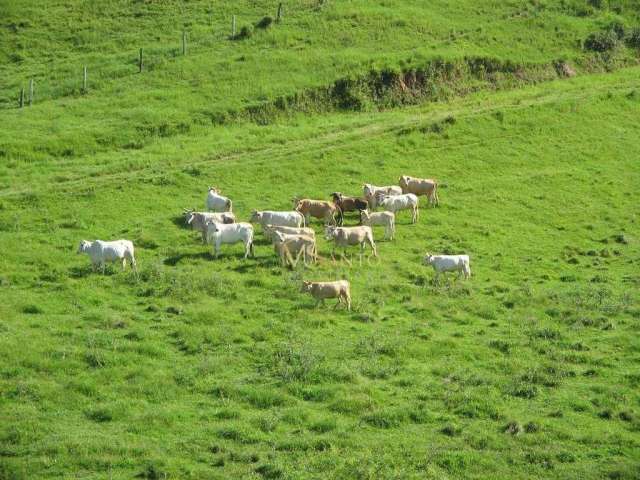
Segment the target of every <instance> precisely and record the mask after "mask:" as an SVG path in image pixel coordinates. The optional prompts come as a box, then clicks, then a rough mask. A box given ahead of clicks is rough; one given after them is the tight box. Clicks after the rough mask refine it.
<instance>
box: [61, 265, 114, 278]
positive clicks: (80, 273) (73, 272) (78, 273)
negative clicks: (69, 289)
mask: <svg viewBox="0 0 640 480" xmlns="http://www.w3.org/2000/svg"><path fill="white" fill-rule="evenodd" d="M117 272H118V270H116V269H115V268H114V266H113V265H107V267H106V268H105V271H104V276H106V277H110V276H111V275H115V274H116V273H117ZM90 275H103V273H102V269H100V268H98V269H97V270H95V271H94V270H93V268H92V267H91V265H85V266H82V267H71V268H70V269H69V277H71V278H86V277H88V276H90Z"/></svg>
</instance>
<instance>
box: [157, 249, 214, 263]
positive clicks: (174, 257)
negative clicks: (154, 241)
mask: <svg viewBox="0 0 640 480" xmlns="http://www.w3.org/2000/svg"><path fill="white" fill-rule="evenodd" d="M198 258H201V259H203V260H214V256H213V254H212V253H211V252H209V251H207V252H198V253H179V254H177V255H172V256H171V257H167V258H165V259H164V260H163V262H162V263H164V264H165V265H168V266H170V267H175V266H176V265H177V264H178V263H180V262H181V261H182V260H183V259H198Z"/></svg>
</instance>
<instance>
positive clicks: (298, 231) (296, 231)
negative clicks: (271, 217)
mask: <svg viewBox="0 0 640 480" xmlns="http://www.w3.org/2000/svg"><path fill="white" fill-rule="evenodd" d="M275 232H282V233H286V234H287V235H306V236H307V237H311V238H316V232H314V231H313V228H309V227H285V226H282V225H270V224H268V225H265V226H264V227H263V228H262V233H263V234H264V237H265V238H266V239H267V240H273V235H274V233H275Z"/></svg>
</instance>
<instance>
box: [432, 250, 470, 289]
mask: <svg viewBox="0 0 640 480" xmlns="http://www.w3.org/2000/svg"><path fill="white" fill-rule="evenodd" d="M423 261H424V263H425V265H431V266H432V267H433V269H434V270H435V272H436V277H435V279H434V281H435V283H436V284H437V283H438V278H439V277H440V274H441V273H445V272H458V278H460V277H461V276H462V275H464V278H465V280H466V279H468V278H469V277H471V267H470V266H469V255H432V254H430V253H427V254H426V255H425V256H424V260H423Z"/></svg>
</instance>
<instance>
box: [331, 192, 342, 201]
mask: <svg viewBox="0 0 640 480" xmlns="http://www.w3.org/2000/svg"><path fill="white" fill-rule="evenodd" d="M331 199H332V200H333V203H340V202H342V193H340V192H333V193H332V194H331Z"/></svg>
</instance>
